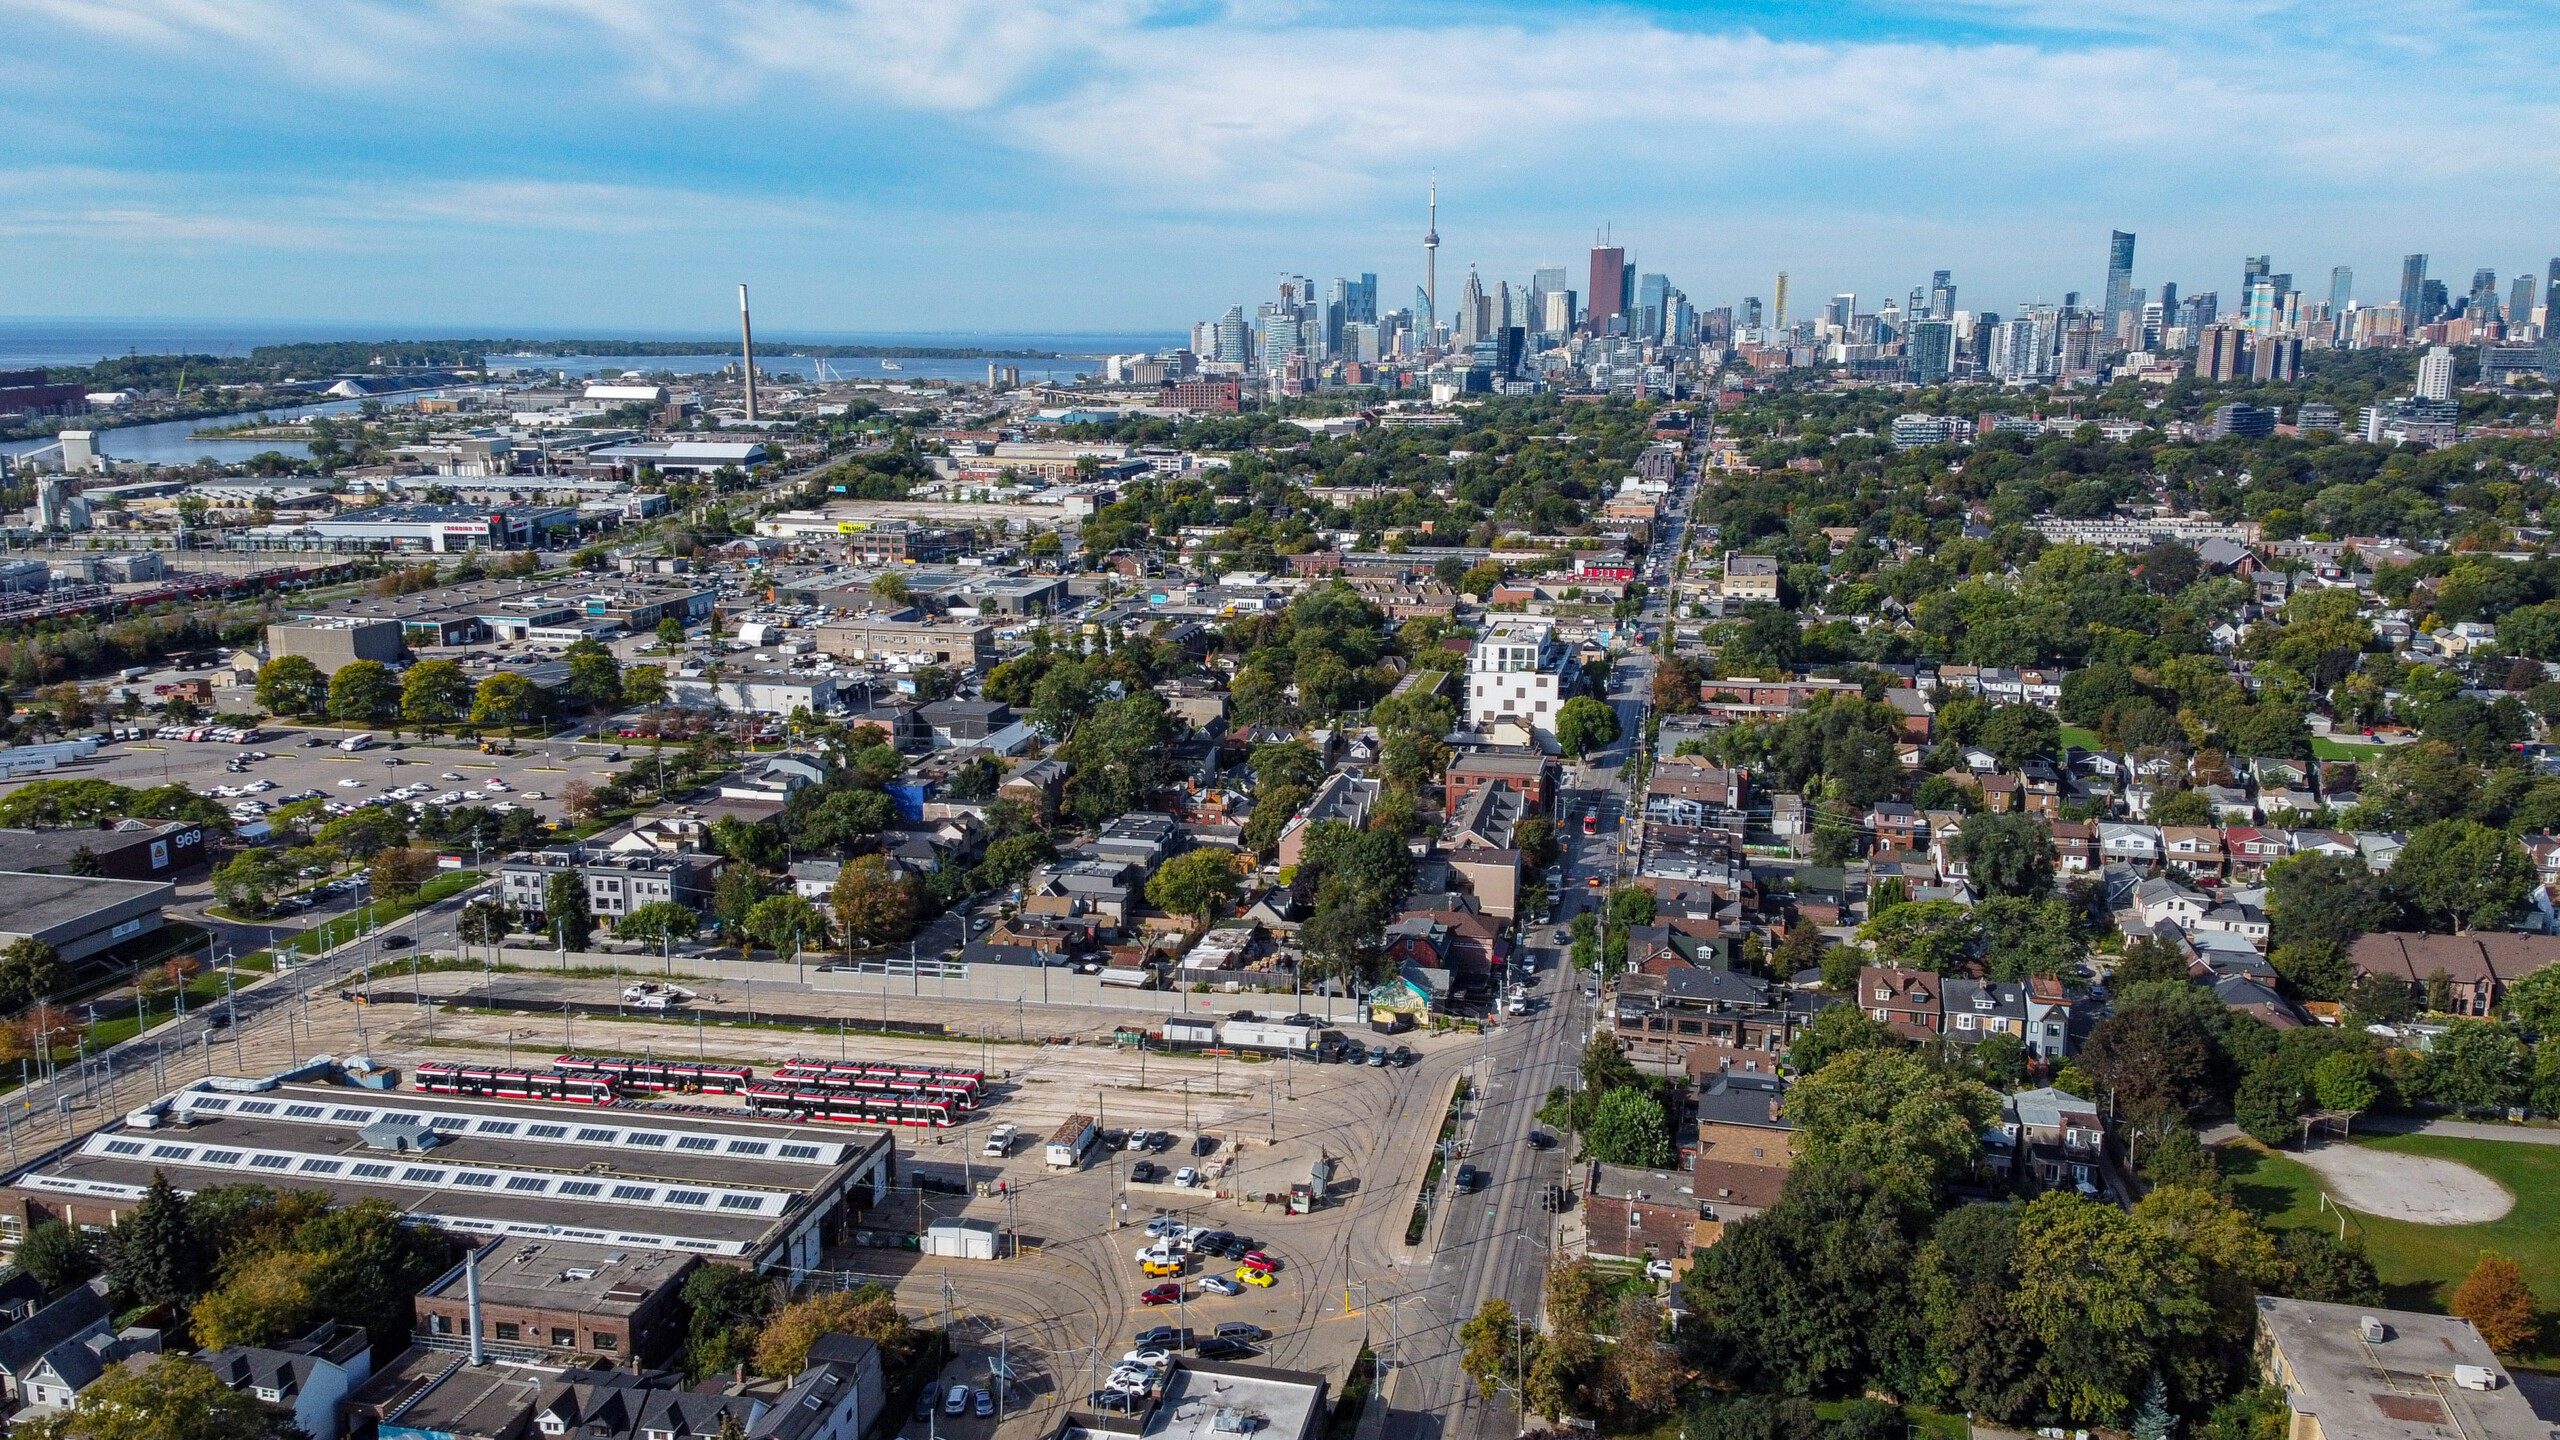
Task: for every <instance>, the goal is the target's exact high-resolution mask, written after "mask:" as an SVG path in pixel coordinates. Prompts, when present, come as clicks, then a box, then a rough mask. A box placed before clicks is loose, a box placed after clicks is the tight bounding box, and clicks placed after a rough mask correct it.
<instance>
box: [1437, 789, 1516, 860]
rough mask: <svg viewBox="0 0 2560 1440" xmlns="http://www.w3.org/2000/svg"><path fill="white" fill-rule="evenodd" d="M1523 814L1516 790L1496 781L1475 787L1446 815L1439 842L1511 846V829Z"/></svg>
mask: <svg viewBox="0 0 2560 1440" xmlns="http://www.w3.org/2000/svg"><path fill="white" fill-rule="evenodd" d="M1526 814H1527V802H1526V800H1524V799H1523V797H1522V796H1521V794H1520V792H1519V791H1517V790H1514V789H1512V788H1511V787H1510V786H1509V785H1506V784H1504V783H1502V782H1500V781H1495V782H1494V783H1493V784H1490V785H1485V786H1482V787H1479V788H1478V789H1477V790H1476V791H1475V793H1473V794H1471V795H1469V796H1468V797H1467V799H1466V802H1465V803H1464V804H1462V805H1460V806H1459V807H1458V808H1457V810H1456V811H1455V812H1453V813H1452V814H1451V815H1450V817H1449V828H1448V829H1447V830H1446V831H1445V832H1444V833H1443V834H1442V836H1441V840H1442V843H1444V844H1446V845H1448V846H1449V847H1450V848H1452V849H1456V848H1458V847H1461V846H1473V847H1477V848H1481V849H1486V850H1508V849H1510V848H1511V836H1512V832H1513V831H1514V830H1516V829H1517V828H1518V827H1519V824H1520V821H1521V820H1522V819H1523V818H1524V817H1525V816H1526Z"/></svg>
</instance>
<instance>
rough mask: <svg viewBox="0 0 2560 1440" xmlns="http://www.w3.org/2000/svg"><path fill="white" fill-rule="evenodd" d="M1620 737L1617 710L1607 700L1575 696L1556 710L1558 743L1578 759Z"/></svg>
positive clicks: (1566, 752)
mask: <svg viewBox="0 0 2560 1440" xmlns="http://www.w3.org/2000/svg"><path fill="white" fill-rule="evenodd" d="M1617 739H1618V710H1617V707H1616V706H1614V705H1611V704H1609V703H1608V702H1607V701H1605V700H1594V699H1592V698H1591V697H1590V696H1588V695H1576V696H1574V697H1573V698H1572V699H1570V700H1567V701H1566V702H1564V704H1563V705H1562V706H1561V707H1559V708H1558V709H1557V711H1556V743H1557V744H1558V745H1560V746H1562V747H1563V748H1564V753H1565V754H1567V755H1569V756H1572V757H1573V758H1574V759H1576V760H1579V759H1581V758H1582V757H1583V756H1585V755H1588V754H1590V753H1591V752H1592V751H1594V750H1601V749H1605V748H1607V747H1608V746H1610V745H1612V744H1614V743H1616V741H1617Z"/></svg>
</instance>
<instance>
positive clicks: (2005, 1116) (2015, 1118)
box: [2000, 1085, 2108, 1197]
mask: <svg viewBox="0 0 2560 1440" xmlns="http://www.w3.org/2000/svg"><path fill="white" fill-rule="evenodd" d="M2000 1108H2001V1111H2002V1116H2001V1119H2002V1122H2003V1128H2004V1129H2009V1128H2010V1127H2014V1130H2012V1131H2011V1133H2012V1134H2013V1136H2014V1159H2015V1163H2016V1165H2017V1173H2018V1174H2019V1175H2020V1176H2021V1177H2023V1178H2025V1179H2027V1180H2028V1181H2030V1182H2031V1183H2033V1184H2035V1185H2036V1186H2038V1187H2039V1188H2042V1189H2046V1190H2064V1189H2069V1190H2077V1191H2079V1192H2080V1193H2081V1194H2083V1195H2087V1196H2091V1197H2096V1196H2099V1195H2103V1194H2105V1193H2106V1191H2107V1188H2108V1187H2107V1170H2106V1160H2105V1154H2106V1145H2107V1123H2106V1119H2105V1117H2104V1116H2103V1115H2101V1114H2100V1113H2099V1110H2098V1107H2097V1106H2096V1105H2095V1104H2093V1103H2091V1102H2090V1101H2087V1100H2083V1099H2081V1098H2080V1097H2079V1096H2077V1095H2074V1094H2072V1093H2071V1092H2069V1091H2067V1090H2057V1089H2055V1088H2053V1087H2052V1086H2050V1085H2047V1086H2045V1087H2043V1088H2041V1089H2036V1090H2022V1091H2020V1092H2019V1093H2017V1094H2015V1095H2011V1096H2008V1097H2007V1098H2005V1099H2004V1100H2003V1101H2002V1102H2001V1106H2000Z"/></svg>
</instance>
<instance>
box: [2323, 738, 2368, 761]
mask: <svg viewBox="0 0 2560 1440" xmlns="http://www.w3.org/2000/svg"><path fill="white" fill-rule="evenodd" d="M2382 749H2383V747H2382V746H2380V745H2362V744H2358V745H2351V744H2348V743H2347V742H2346V741H2344V740H2332V739H2330V738H2329V737H2328V736H2326V735H2314V736H2312V737H2311V758H2313V759H2314V760H2370V759H2372V758H2373V757H2375V756H2376V755H2379V754H2381V753H2382Z"/></svg>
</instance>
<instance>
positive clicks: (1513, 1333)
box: [1458, 1296, 1537, 1399]
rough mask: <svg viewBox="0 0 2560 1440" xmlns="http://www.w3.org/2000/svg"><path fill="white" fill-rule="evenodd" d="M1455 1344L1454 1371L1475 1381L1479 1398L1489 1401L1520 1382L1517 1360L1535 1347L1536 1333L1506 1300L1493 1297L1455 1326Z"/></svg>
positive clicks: (1519, 1367) (1524, 1356) (1519, 1365)
mask: <svg viewBox="0 0 2560 1440" xmlns="http://www.w3.org/2000/svg"><path fill="white" fill-rule="evenodd" d="M1458 1344H1459V1345H1460V1346H1462V1347H1463V1348H1462V1350H1461V1351H1460V1353H1459V1356H1458V1368H1459V1369H1461V1370H1464V1371H1465V1372H1467V1374H1468V1375H1469V1376H1470V1377H1472V1378H1473V1379H1474V1380H1475V1382H1476V1393H1477V1394H1478V1395H1479V1396H1482V1397H1485V1398H1487V1399H1490V1398H1492V1396H1493V1394H1494V1392H1495V1391H1498V1390H1500V1389H1502V1388H1503V1387H1505V1386H1517V1385H1518V1384H1519V1383H1520V1379H1521V1376H1520V1371H1521V1369H1522V1366H1521V1361H1522V1360H1523V1359H1524V1358H1526V1356H1527V1355H1528V1353H1529V1352H1530V1351H1531V1350H1533V1349H1535V1348H1536V1346H1537V1332H1536V1330H1535V1329H1534V1328H1533V1327H1531V1326H1528V1325H1525V1324H1523V1323H1522V1322H1521V1320H1520V1318H1519V1316H1517V1315H1516V1314H1514V1313H1512V1309H1511V1302H1510V1301H1508V1300H1505V1299H1503V1298H1501V1297H1500V1296H1496V1297H1494V1298H1493V1299H1491V1300H1487V1301H1486V1302H1484V1304H1482V1305H1480V1306H1478V1307H1476V1313H1475V1314H1474V1315H1472V1316H1470V1317H1469V1318H1468V1320H1467V1323H1465V1324H1463V1325H1461V1326H1459V1327H1458Z"/></svg>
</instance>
